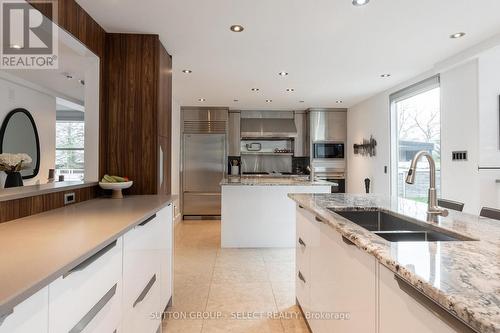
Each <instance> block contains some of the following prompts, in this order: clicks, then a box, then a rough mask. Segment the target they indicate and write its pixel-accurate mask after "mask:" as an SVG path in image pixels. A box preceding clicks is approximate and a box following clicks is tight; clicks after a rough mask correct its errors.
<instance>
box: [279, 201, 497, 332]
mask: <svg viewBox="0 0 500 333" xmlns="http://www.w3.org/2000/svg"><path fill="white" fill-rule="evenodd" d="M289 197H290V198H291V199H293V200H294V201H296V202H297V203H298V204H299V205H301V206H303V207H304V208H305V209H307V210H309V211H310V212H312V213H314V214H316V215H317V216H318V217H320V218H322V219H323V220H324V221H326V223H328V224H330V225H331V226H332V227H333V228H334V229H336V230H337V231H338V232H340V233H341V234H342V235H343V236H345V237H346V238H348V239H349V240H351V241H352V242H353V243H354V244H355V245H356V246H357V247H358V248H360V249H362V250H363V251H365V252H367V253H369V254H371V255H373V256H375V257H376V258H377V259H378V261H379V262H380V263H381V264H383V265H384V266H386V267H388V268H389V269H390V270H392V271H393V272H394V273H396V274H398V275H399V276H401V277H402V278H403V279H405V280H406V281H407V282H409V283H410V284H411V285H413V286H414V287H415V288H416V289H417V290H419V291H420V292H422V293H424V294H425V295H426V296H428V297H429V298H431V299H432V300H434V301H435V302H437V303H438V304H440V305H441V306H442V307H443V308H445V309H447V310H448V311H449V312H450V313H452V314H453V315H455V316H456V317H458V318H460V319H461V320H462V321H464V322H465V323H467V324H468V325H469V326H471V327H473V328H474V329H476V330H477V331H479V332H482V333H493V332H500V261H499V257H498V256H499V254H500V221H496V220H491V219H486V218H481V217H478V216H474V215H469V214H465V213H459V212H453V211H450V214H449V216H448V217H439V221H438V222H437V223H431V224H432V225H434V226H438V227H440V228H443V229H446V230H448V231H451V232H454V233H459V234H461V235H465V236H467V237H470V238H473V239H477V241H458V242H399V243H391V242H388V241H386V240H384V239H383V238H380V237H378V236H376V235H375V234H373V233H371V232H369V231H368V230H366V229H364V228H362V227H360V226H358V225H357V224H354V223H352V222H350V221H348V220H346V219H344V218H343V217H341V216H340V215H338V214H335V213H334V212H331V211H330V210H328V209H327V208H334V209H337V210H353V209H354V210H376V209H381V210H385V211H389V212H393V213H396V214H399V215H404V216H408V217H411V218H414V219H418V220H419V221H426V220H427V213H426V212H427V205H425V204H422V203H417V202H413V201H409V200H405V199H398V198H391V197H384V196H377V195H352V194H289ZM423 223H429V222H423Z"/></svg>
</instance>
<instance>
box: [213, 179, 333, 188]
mask: <svg viewBox="0 0 500 333" xmlns="http://www.w3.org/2000/svg"><path fill="white" fill-rule="evenodd" d="M220 185H222V186H227V185H231V186H331V185H332V184H331V183H329V182H325V181H310V180H309V179H307V178H305V177H226V178H224V179H222V181H221V182H220Z"/></svg>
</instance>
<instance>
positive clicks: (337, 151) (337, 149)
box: [313, 142, 345, 159]
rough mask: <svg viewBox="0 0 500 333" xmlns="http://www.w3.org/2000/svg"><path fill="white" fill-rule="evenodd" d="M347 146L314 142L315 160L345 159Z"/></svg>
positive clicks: (338, 143) (340, 143)
mask: <svg viewBox="0 0 500 333" xmlns="http://www.w3.org/2000/svg"><path fill="white" fill-rule="evenodd" d="M344 157H345V144H344V143H342V142H314V143H313V158H314V159H344Z"/></svg>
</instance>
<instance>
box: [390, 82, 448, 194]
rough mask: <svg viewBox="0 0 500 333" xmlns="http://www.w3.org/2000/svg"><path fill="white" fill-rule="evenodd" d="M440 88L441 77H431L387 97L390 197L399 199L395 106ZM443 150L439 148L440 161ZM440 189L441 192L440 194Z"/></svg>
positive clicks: (440, 99)
mask: <svg viewBox="0 0 500 333" xmlns="http://www.w3.org/2000/svg"><path fill="white" fill-rule="evenodd" d="M436 88H441V76H440V74H436V75H433V76H431V77H428V78H426V79H424V80H421V81H419V82H417V83H415V84H412V85H410V86H408V87H406V88H403V89H401V90H398V91H396V92H394V93H392V94H390V95H389V112H390V117H389V119H390V124H389V127H390V145H391V151H390V158H391V161H390V195H391V196H394V197H396V198H399V190H398V174H397V170H398V163H399V137H398V115H397V108H396V104H397V103H398V102H400V101H402V100H405V99H408V98H411V97H414V96H417V95H419V94H422V93H425V92H428V91H430V90H433V89H436ZM442 101H443V99H442V93H441V92H440V94H439V116H440V121H439V141H440V144H441V147H442V146H443V140H442V123H443V122H442V110H443V108H442V106H443V105H442ZM442 151H443V149H442V148H441V160H442V159H443V156H442ZM442 190H443V189H442V187H441V192H442Z"/></svg>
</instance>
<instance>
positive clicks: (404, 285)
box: [394, 274, 477, 333]
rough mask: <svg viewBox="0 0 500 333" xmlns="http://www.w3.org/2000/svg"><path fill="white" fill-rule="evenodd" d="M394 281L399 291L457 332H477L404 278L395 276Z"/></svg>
mask: <svg viewBox="0 0 500 333" xmlns="http://www.w3.org/2000/svg"><path fill="white" fill-rule="evenodd" d="M394 279H395V280H396V281H397V283H398V286H399V289H401V290H402V291H403V292H404V293H406V294H407V295H408V296H410V297H411V298H413V299H414V300H415V301H416V302H417V303H419V304H420V305H422V306H423V307H425V308H427V309H428V310H429V311H431V312H433V313H434V314H435V315H436V316H437V317H439V318H440V319H441V320H442V321H444V322H445V323H447V324H448V325H450V326H451V327H452V328H454V329H455V330H456V331H457V332H464V333H474V332H477V331H475V330H473V329H472V328H471V327H470V326H468V325H467V324H466V323H464V322H463V321H461V320H460V319H458V318H457V317H455V316H454V315H453V314H451V313H450V312H448V310H446V309H445V308H443V307H442V306H441V305H439V304H437V303H436V302H434V301H433V300H432V299H430V298H429V297H427V296H426V295H424V294H423V293H422V292H421V291H419V290H418V289H416V288H415V287H413V286H412V285H411V284H409V283H408V282H407V281H405V280H404V279H403V278H402V277H400V276H398V275H396V274H394Z"/></svg>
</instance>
